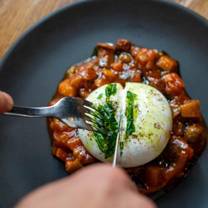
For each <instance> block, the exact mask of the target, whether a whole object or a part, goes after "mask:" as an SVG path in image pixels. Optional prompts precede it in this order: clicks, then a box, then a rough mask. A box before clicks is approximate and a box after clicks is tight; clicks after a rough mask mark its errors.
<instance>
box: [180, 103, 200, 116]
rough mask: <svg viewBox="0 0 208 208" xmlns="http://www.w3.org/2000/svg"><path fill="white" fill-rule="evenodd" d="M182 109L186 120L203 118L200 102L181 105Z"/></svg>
mask: <svg viewBox="0 0 208 208" xmlns="http://www.w3.org/2000/svg"><path fill="white" fill-rule="evenodd" d="M180 108H181V115H182V117H184V118H199V117H200V116H201V112H200V101H199V100H190V101H188V102H186V103H184V104H183V105H181V107H180Z"/></svg>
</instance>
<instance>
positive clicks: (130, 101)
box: [125, 91, 137, 137]
mask: <svg viewBox="0 0 208 208" xmlns="http://www.w3.org/2000/svg"><path fill="white" fill-rule="evenodd" d="M136 97H137V96H136V94H134V93H132V92H130V91H127V96H126V112H125V115H126V119H127V125H126V137H128V136H130V135H131V134H132V133H133V132H135V125H134V114H135V110H134V109H135V108H134V104H135V99H136Z"/></svg>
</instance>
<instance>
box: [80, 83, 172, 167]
mask: <svg viewBox="0 0 208 208" xmlns="http://www.w3.org/2000/svg"><path fill="white" fill-rule="evenodd" d="M109 86H110V87H112V86H113V87H114V93H113V94H112V95H110V96H109V97H108V101H107V99H106V89H107V88H109ZM115 89H116V90H115ZM87 100H88V101H90V102H92V103H93V104H94V105H95V107H98V106H99V105H101V106H102V105H104V104H105V103H106V102H111V104H112V106H113V109H114V113H115V120H116V121H117V123H119V118H120V116H121V118H122V120H121V123H120V139H119V140H120V141H119V156H118V162H117V163H118V164H119V165H120V166H121V167H126V168H130V167H137V166H140V165H144V164H146V163H148V162H150V161H151V160H153V159H155V158H156V157H158V156H159V155H160V154H161V153H162V151H163V150H164V148H165V147H166V145H167V143H168V140H169V138H170V131H171V129H172V120H173V118H172V112H171V109H170V106H169V103H168V101H167V99H166V98H165V97H164V96H163V94H162V93H161V92H159V91H158V90H157V89H155V88H153V87H151V86H149V85H146V84H141V83H132V82H129V83H126V86H125V88H124V89H123V87H122V86H121V85H120V84H118V83H114V84H107V85H104V86H102V87H100V88H98V89H96V90H94V91H93V92H92V93H91V94H90V95H89V96H88V97H87ZM78 135H79V137H80V139H81V141H82V142H83V144H84V146H85V147H86V149H87V150H88V151H89V153H90V154H92V155H93V156H94V157H95V158H97V159H98V160H100V161H103V162H111V161H112V158H113V154H111V155H110V156H109V155H108V156H107V157H106V152H104V151H103V149H102V148H100V146H99V144H98V140H97V139H96V137H95V133H94V132H90V131H87V130H82V129H79V130H78ZM106 139H108V138H106ZM114 139H115V138H114ZM114 148H115V147H114Z"/></svg>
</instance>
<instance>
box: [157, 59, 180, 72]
mask: <svg viewBox="0 0 208 208" xmlns="http://www.w3.org/2000/svg"><path fill="white" fill-rule="evenodd" d="M156 65H157V66H158V67H160V68H161V69H163V70H166V71H169V72H174V71H176V70H177V67H178V64H177V62H176V61H175V60H174V59H173V58H171V57H169V56H167V55H164V56H161V57H160V58H159V60H158V61H157V63H156Z"/></svg>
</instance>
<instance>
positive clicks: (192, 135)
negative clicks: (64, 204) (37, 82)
mask: <svg viewBox="0 0 208 208" xmlns="http://www.w3.org/2000/svg"><path fill="white" fill-rule="evenodd" d="M112 82H117V83H121V84H122V85H125V83H126V82H140V83H145V84H148V85H151V86H153V87H155V88H157V89H158V90H159V91H160V92H162V93H163V94H164V96H166V98H167V99H168V101H169V103H170V106H171V109H172V112H173V129H172V132H171V138H170V140H169V142H168V145H167V147H166V148H165V150H164V151H163V153H162V154H161V155H160V156H159V157H158V158H156V159H155V160H153V161H151V162H149V163H147V164H145V165H143V166H139V167H136V168H129V169H126V171H127V172H128V174H129V175H130V176H131V177H132V179H133V180H134V181H135V183H136V184H137V186H138V189H139V191H141V192H142V193H145V194H151V193H154V192H157V191H159V190H161V189H163V188H166V187H168V186H169V185H171V184H172V183H173V182H175V181H177V179H178V178H180V177H182V176H185V174H186V172H187V170H188V169H189V167H190V165H191V164H192V163H193V162H194V161H195V159H196V158H197V157H198V156H199V155H200V153H201V152H202V151H203V149H204V146H205V144H206V138H207V130H206V126H205V124H204V121H203V117H202V114H201V112H200V102H199V100H194V99H191V98H190V97H189V96H188V94H187V93H186V90H185V85H184V82H183V80H182V78H181V76H180V73H179V63H178V62H177V61H176V60H175V59H173V58H172V57H170V56H169V55H168V54H167V53H165V52H159V51H158V50H155V49H148V48H143V47H137V46H135V45H133V44H132V43H131V42H129V41H128V40H125V39H119V40H118V41H117V42H116V43H115V44H109V43H98V44H97V46H96V49H95V52H94V55H93V56H92V57H91V58H90V59H87V60H86V61H84V62H82V63H79V64H76V65H74V66H71V67H70V68H69V69H68V70H67V72H66V74H65V77H64V79H63V80H62V81H61V82H60V83H59V85H58V88H57V91H56V94H55V96H54V97H53V99H52V101H51V102H50V104H54V103H56V102H57V101H58V100H59V99H60V98H62V97H64V96H75V97H80V98H82V99H85V98H86V97H87V96H88V95H89V93H90V92H92V91H93V90H95V89H96V88H98V87H100V86H102V85H104V84H108V83H112ZM48 124H49V130H50V133H51V136H52V152H53V155H54V156H55V157H57V158H59V159H60V160H62V161H63V162H64V163H65V169H66V171H67V172H69V173H71V172H73V171H75V170H77V169H79V168H81V167H83V166H85V165H89V164H92V163H96V162H99V161H97V160H96V159H95V158H94V157H93V156H91V155H90V154H89V153H88V152H87V150H86V149H85V147H84V146H83V144H82V142H81V140H80V139H79V137H78V136H77V133H76V131H77V130H76V129H74V128H70V127H68V126H66V125H65V124H63V123H62V122H60V121H59V120H58V119H49V121H48Z"/></svg>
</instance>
